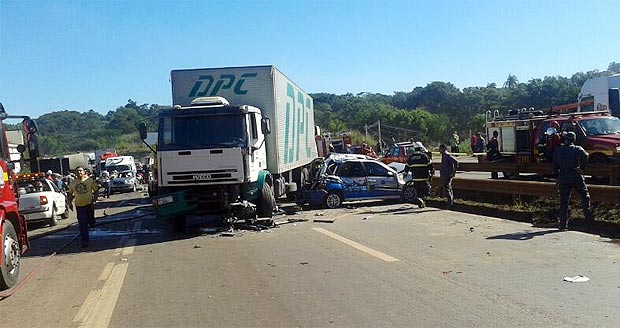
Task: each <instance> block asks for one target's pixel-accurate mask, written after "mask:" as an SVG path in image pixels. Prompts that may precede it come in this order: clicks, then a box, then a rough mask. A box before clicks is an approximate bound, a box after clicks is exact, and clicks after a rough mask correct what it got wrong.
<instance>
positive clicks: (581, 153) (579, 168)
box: [553, 131, 594, 230]
mask: <svg viewBox="0 0 620 328" xmlns="http://www.w3.org/2000/svg"><path fill="white" fill-rule="evenodd" d="M576 138H577V136H576V135H575V132H572V131H570V132H567V133H566V135H565V137H564V139H565V143H564V144H563V145H562V146H560V147H559V148H557V149H556V150H555V151H554V152H553V168H554V171H555V174H556V176H557V183H558V189H559V192H560V226H559V228H560V230H566V229H568V202H569V200H570V195H571V192H572V190H573V189H575V191H576V192H577V193H578V194H579V196H580V197H581V204H582V206H583V214H584V215H585V217H586V219H587V220H593V219H594V217H593V215H592V211H591V210H590V194H589V193H588V187H587V186H586V183H585V180H584V179H583V174H582V172H583V171H584V170H585V168H586V164H587V163H588V153H587V152H586V151H585V150H584V149H583V148H581V146H577V145H575V139H576Z"/></svg>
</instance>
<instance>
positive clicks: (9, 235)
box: [0, 213, 21, 290]
mask: <svg viewBox="0 0 620 328" xmlns="http://www.w3.org/2000/svg"><path fill="white" fill-rule="evenodd" d="M3 219H4V213H1V214H0V221H2V220H3ZM0 247H2V263H1V264H0V290H4V289H8V288H11V287H13V286H15V284H17V277H18V276H19V260H20V256H21V253H20V247H19V241H18V239H17V233H16V232H15V228H14V227H13V224H12V223H11V221H9V220H6V221H4V227H3V229H2V245H0Z"/></svg>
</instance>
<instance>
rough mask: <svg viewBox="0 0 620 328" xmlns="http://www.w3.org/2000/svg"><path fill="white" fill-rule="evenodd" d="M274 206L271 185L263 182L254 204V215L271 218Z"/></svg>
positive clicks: (274, 200) (274, 201)
mask: <svg viewBox="0 0 620 328" xmlns="http://www.w3.org/2000/svg"><path fill="white" fill-rule="evenodd" d="M274 207H276V199H275V198H274V197H273V191H272V190H271V186H269V185H268V184H264V185H263V188H262V189H261V194H260V198H259V200H258V204H257V206H256V215H257V216H258V217H259V218H272V217H273V209H274Z"/></svg>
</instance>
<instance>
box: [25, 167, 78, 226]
mask: <svg viewBox="0 0 620 328" xmlns="http://www.w3.org/2000/svg"><path fill="white" fill-rule="evenodd" d="M17 193H18V196H19V198H18V202H19V212H20V213H21V214H23V215H24V217H25V218H26V221H28V222H33V221H43V222H46V223H48V224H49V225H51V226H55V225H56V224H58V218H59V217H60V218H63V219H66V218H68V217H69V211H68V209H67V194H66V193H65V192H64V191H62V190H60V189H59V188H58V187H57V186H56V184H55V183H54V182H52V181H50V180H48V179H46V178H45V175H44V174H43V173H35V174H20V175H18V176H17Z"/></svg>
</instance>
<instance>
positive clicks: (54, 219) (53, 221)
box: [47, 204, 58, 227]
mask: <svg viewBox="0 0 620 328" xmlns="http://www.w3.org/2000/svg"><path fill="white" fill-rule="evenodd" d="M53 206H54V207H52V217H51V218H49V219H48V221H47V223H48V224H49V225H50V227H53V226H55V225H57V224H58V215H56V204H54V205H53Z"/></svg>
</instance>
